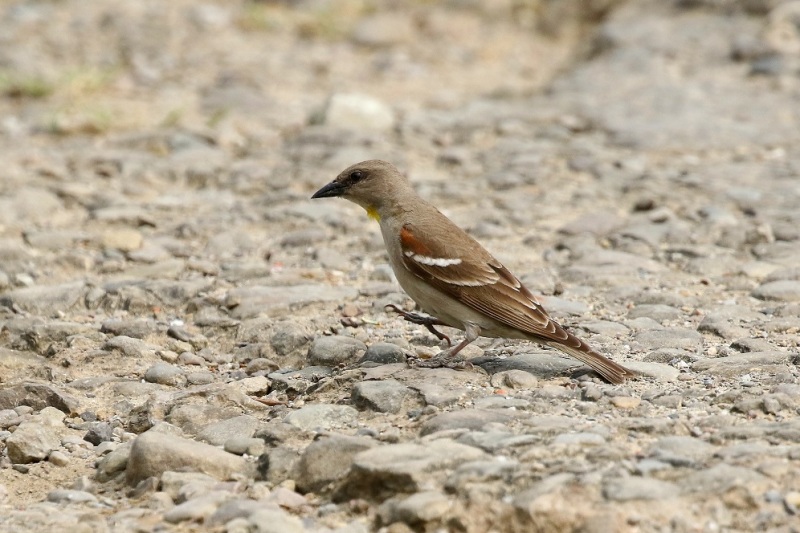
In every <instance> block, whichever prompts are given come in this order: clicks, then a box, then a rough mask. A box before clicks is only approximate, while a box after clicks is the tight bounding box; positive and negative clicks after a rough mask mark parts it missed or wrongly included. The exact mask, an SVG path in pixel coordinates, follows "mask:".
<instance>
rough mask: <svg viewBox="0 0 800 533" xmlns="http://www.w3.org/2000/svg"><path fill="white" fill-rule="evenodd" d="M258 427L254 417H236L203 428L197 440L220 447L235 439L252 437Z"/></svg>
mask: <svg viewBox="0 0 800 533" xmlns="http://www.w3.org/2000/svg"><path fill="white" fill-rule="evenodd" d="M258 425H259V421H258V419H257V418H256V417H254V416H250V415H241V416H236V417H233V418H228V419H225V420H220V421H219V422H214V423H213V424H209V425H207V426H205V427H203V429H201V430H200V432H199V433H198V434H197V439H198V440H201V441H205V442H207V443H209V444H212V445H214V446H222V445H223V444H225V442H226V441H228V440H230V439H233V438H236V437H245V438H247V437H252V436H253V434H255V432H256V429H257V428H258Z"/></svg>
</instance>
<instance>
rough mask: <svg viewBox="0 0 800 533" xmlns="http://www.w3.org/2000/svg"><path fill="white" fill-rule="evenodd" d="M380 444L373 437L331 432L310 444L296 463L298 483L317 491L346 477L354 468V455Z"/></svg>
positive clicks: (307, 489)
mask: <svg viewBox="0 0 800 533" xmlns="http://www.w3.org/2000/svg"><path fill="white" fill-rule="evenodd" d="M375 445H376V442H375V441H373V440H372V439H369V438H365V437H351V436H349V435H338V434H329V435H326V436H322V437H320V438H318V439H316V440H314V442H312V443H311V444H309V445H308V446H307V447H306V449H305V450H304V451H303V454H302V455H301V456H300V460H299V461H298V462H297V465H296V467H295V469H296V473H295V479H296V480H297V487H298V488H299V489H300V490H301V491H303V492H316V491H319V490H321V489H323V488H324V487H325V486H326V485H328V484H329V483H332V482H334V481H337V480H339V479H342V478H343V477H344V476H345V475H346V474H347V473H348V471H349V470H350V465H351V464H352V461H353V457H355V456H356V455H357V454H358V453H359V452H362V451H364V450H368V449H370V448H372V447H374V446H375Z"/></svg>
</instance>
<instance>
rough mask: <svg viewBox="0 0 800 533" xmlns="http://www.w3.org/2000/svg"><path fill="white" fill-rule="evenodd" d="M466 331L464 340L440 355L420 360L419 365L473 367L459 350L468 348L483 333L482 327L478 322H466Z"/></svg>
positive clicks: (429, 366) (427, 366) (428, 366)
mask: <svg viewBox="0 0 800 533" xmlns="http://www.w3.org/2000/svg"><path fill="white" fill-rule="evenodd" d="M464 331H465V333H466V336H465V337H464V340H463V341H461V342H459V343H458V344H456V345H455V346H453V347H452V348H450V349H448V350H443V351H442V352H441V353H439V354H438V355H436V356H434V357H431V358H430V359H427V360H425V361H420V362H419V363H417V366H420V367H424V368H440V367H446V368H471V367H472V365H471V364H470V363H469V361H465V360H464V359H463V358H462V357H458V352H460V351H461V350H463V349H464V348H466V347H467V346H468V345H469V344H471V343H472V342H474V341H475V339H477V338H478V337H480V335H481V328H480V327H479V326H477V325H476V324H469V323H468V324H465V328H464Z"/></svg>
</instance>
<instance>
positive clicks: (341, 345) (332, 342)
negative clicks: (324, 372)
mask: <svg viewBox="0 0 800 533" xmlns="http://www.w3.org/2000/svg"><path fill="white" fill-rule="evenodd" d="M366 350H367V346H366V345H365V344H364V343H363V342H361V341H360V340H358V339H354V338H352V337H343V336H340V335H335V336H332V337H317V338H316V339H314V342H312V343H311V347H310V348H309V349H308V363H309V364H310V365H317V366H330V367H335V366H337V365H339V364H351V363H355V362H357V361H358V359H359V358H360V357H361V356H362V355H363V354H364V353H366Z"/></svg>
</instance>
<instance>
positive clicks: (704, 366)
mask: <svg viewBox="0 0 800 533" xmlns="http://www.w3.org/2000/svg"><path fill="white" fill-rule="evenodd" d="M792 357H793V355H792V354H791V353H788V352H777V351H774V352H750V353H742V354H734V355H729V356H727V357H717V358H715V359H701V360H700V361H697V362H696V363H694V364H693V365H692V370H694V371H696V372H706V373H708V374H711V375H714V376H719V377H733V376H739V375H742V374H747V373H749V372H753V371H756V370H759V369H773V368H775V366H776V365H784V364H787V363H789V362H790V361H791V359H792Z"/></svg>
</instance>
